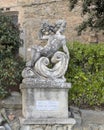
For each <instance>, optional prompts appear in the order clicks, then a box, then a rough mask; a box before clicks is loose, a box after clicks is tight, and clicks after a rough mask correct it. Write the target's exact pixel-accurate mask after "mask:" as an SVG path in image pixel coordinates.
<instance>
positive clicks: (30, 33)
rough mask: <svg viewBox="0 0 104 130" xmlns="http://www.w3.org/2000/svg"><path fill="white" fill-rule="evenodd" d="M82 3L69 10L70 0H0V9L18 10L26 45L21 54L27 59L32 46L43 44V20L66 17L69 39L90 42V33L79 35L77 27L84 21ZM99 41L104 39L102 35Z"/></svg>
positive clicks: (5, 10) (50, 20)
mask: <svg viewBox="0 0 104 130" xmlns="http://www.w3.org/2000/svg"><path fill="white" fill-rule="evenodd" d="M80 5H81V3H80V2H79V3H78V5H77V6H76V8H75V9H74V10H73V11H72V12H70V11H69V0H0V9H1V10H2V11H4V12H11V13H12V12H14V11H17V12H18V23H20V25H21V30H23V33H22V34H21V37H22V38H23V39H24V45H23V47H21V48H20V55H22V56H23V57H24V58H25V59H29V58H30V48H31V46H32V45H34V44H42V45H44V44H43V43H41V41H39V40H38V30H39V28H40V24H41V22H42V21H43V20H46V19H47V20H49V22H51V23H54V22H56V21H57V20H58V19H65V20H66V22H67V29H66V32H65V36H66V38H67V40H68V41H72V42H73V41H81V42H88V41H89V37H90V34H89V32H88V33H85V32H84V33H83V34H82V36H77V32H76V31H75V27H76V26H77V25H78V24H79V23H81V22H82V20H83V18H82V17H81V16H80V12H81V6H80ZM99 41H104V38H103V37H102V36H101V35H100V36H99Z"/></svg>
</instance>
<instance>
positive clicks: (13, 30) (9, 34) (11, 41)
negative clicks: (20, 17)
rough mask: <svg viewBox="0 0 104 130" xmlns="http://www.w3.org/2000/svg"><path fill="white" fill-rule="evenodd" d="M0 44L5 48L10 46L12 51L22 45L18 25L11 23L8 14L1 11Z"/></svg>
mask: <svg viewBox="0 0 104 130" xmlns="http://www.w3.org/2000/svg"><path fill="white" fill-rule="evenodd" d="M0 45H2V46H4V47H5V49H7V48H8V47H9V48H11V50H12V52H13V53H14V52H16V50H18V49H17V48H19V46H20V45H22V40H21V39H20V30H19V27H18V25H16V24H14V23H13V21H12V19H11V17H10V16H6V15H5V14H3V13H0Z"/></svg>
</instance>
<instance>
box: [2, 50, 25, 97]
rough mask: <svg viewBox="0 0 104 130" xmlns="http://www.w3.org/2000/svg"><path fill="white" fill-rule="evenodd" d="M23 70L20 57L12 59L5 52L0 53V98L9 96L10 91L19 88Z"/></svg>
mask: <svg viewBox="0 0 104 130" xmlns="http://www.w3.org/2000/svg"><path fill="white" fill-rule="evenodd" d="M4 53H5V54H4ZM7 55H8V56H7ZM23 68H24V61H23V59H22V58H21V57H19V56H18V57H14V56H12V55H11V53H9V52H7V51H6V52H3V54H2V53H0V98H3V97H5V96H7V95H8V94H10V92H11V90H12V89H14V90H15V89H17V88H19V84H20V82H21V80H22V76H21V72H22V70H23Z"/></svg>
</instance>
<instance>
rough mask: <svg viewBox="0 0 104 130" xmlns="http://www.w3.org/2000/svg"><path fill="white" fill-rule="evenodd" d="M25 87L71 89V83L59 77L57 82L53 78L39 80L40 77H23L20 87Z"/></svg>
mask: <svg viewBox="0 0 104 130" xmlns="http://www.w3.org/2000/svg"><path fill="white" fill-rule="evenodd" d="M25 88H61V89H62V88H64V89H70V88H71V83H66V82H61V80H58V79H57V82H55V81H53V80H39V79H34V78H33V79H32V78H26V79H23V81H22V84H21V85H20V89H25Z"/></svg>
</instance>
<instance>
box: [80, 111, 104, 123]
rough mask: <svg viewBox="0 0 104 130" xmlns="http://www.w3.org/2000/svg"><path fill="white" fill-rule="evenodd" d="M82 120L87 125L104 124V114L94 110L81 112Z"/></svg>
mask: <svg viewBox="0 0 104 130" xmlns="http://www.w3.org/2000/svg"><path fill="white" fill-rule="evenodd" d="M80 111H81V118H82V121H83V123H85V124H104V112H103V111H92V110H80Z"/></svg>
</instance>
